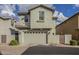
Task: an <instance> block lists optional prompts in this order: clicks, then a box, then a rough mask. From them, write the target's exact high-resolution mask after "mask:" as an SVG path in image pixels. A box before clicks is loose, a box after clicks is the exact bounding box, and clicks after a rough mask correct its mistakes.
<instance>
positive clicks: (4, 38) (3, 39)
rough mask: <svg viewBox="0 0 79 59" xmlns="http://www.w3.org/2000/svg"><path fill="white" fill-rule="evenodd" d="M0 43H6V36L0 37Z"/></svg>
mask: <svg viewBox="0 0 79 59" xmlns="http://www.w3.org/2000/svg"><path fill="white" fill-rule="evenodd" d="M1 43H6V35H1Z"/></svg>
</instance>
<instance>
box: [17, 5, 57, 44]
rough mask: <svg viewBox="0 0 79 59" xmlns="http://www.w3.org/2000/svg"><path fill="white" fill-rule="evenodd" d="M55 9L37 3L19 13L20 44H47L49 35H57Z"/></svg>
mask: <svg viewBox="0 0 79 59" xmlns="http://www.w3.org/2000/svg"><path fill="white" fill-rule="evenodd" d="M53 13H54V9H52V8H50V7H48V6H45V5H37V6H34V7H32V8H30V9H29V10H28V12H21V13H18V15H19V18H20V20H19V22H18V23H17V24H16V28H17V29H18V30H19V43H20V44H47V43H48V40H49V37H48V35H55V27H56V24H55V20H54V18H53Z"/></svg>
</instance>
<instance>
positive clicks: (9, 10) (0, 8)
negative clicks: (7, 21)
mask: <svg viewBox="0 0 79 59" xmlns="http://www.w3.org/2000/svg"><path fill="white" fill-rule="evenodd" d="M13 11H14V9H13V6H12V5H7V4H3V5H0V16H1V17H4V18H12V17H13V16H14V17H15V16H16V15H15V13H14V12H13Z"/></svg>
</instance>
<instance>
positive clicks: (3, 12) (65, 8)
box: [0, 4, 79, 24]
mask: <svg viewBox="0 0 79 59" xmlns="http://www.w3.org/2000/svg"><path fill="white" fill-rule="evenodd" d="M32 6H33V4H9V5H7V4H0V16H2V17H11V18H12V17H14V18H16V19H18V15H17V12H18V11H19V12H26V11H27V10H28V9H29V8H30V7H32ZM47 6H49V7H51V8H52V9H53V8H54V9H55V12H54V16H55V17H57V24H59V23H61V22H63V21H65V20H66V19H68V18H69V17H71V16H72V15H74V14H75V13H77V12H79V4H47Z"/></svg>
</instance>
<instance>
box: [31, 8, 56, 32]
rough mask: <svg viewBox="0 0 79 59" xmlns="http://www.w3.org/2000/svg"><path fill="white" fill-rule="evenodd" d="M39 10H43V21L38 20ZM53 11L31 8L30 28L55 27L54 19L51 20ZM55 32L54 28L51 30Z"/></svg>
mask: <svg viewBox="0 0 79 59" xmlns="http://www.w3.org/2000/svg"><path fill="white" fill-rule="evenodd" d="M39 11H44V12H45V19H44V21H40V20H39ZM52 17H53V12H52V11H50V10H48V9H45V8H42V7H38V8H36V9H34V10H31V12H30V26H31V28H40V29H41V28H52V29H55V20H53V18H52ZM53 32H55V30H53Z"/></svg>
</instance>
